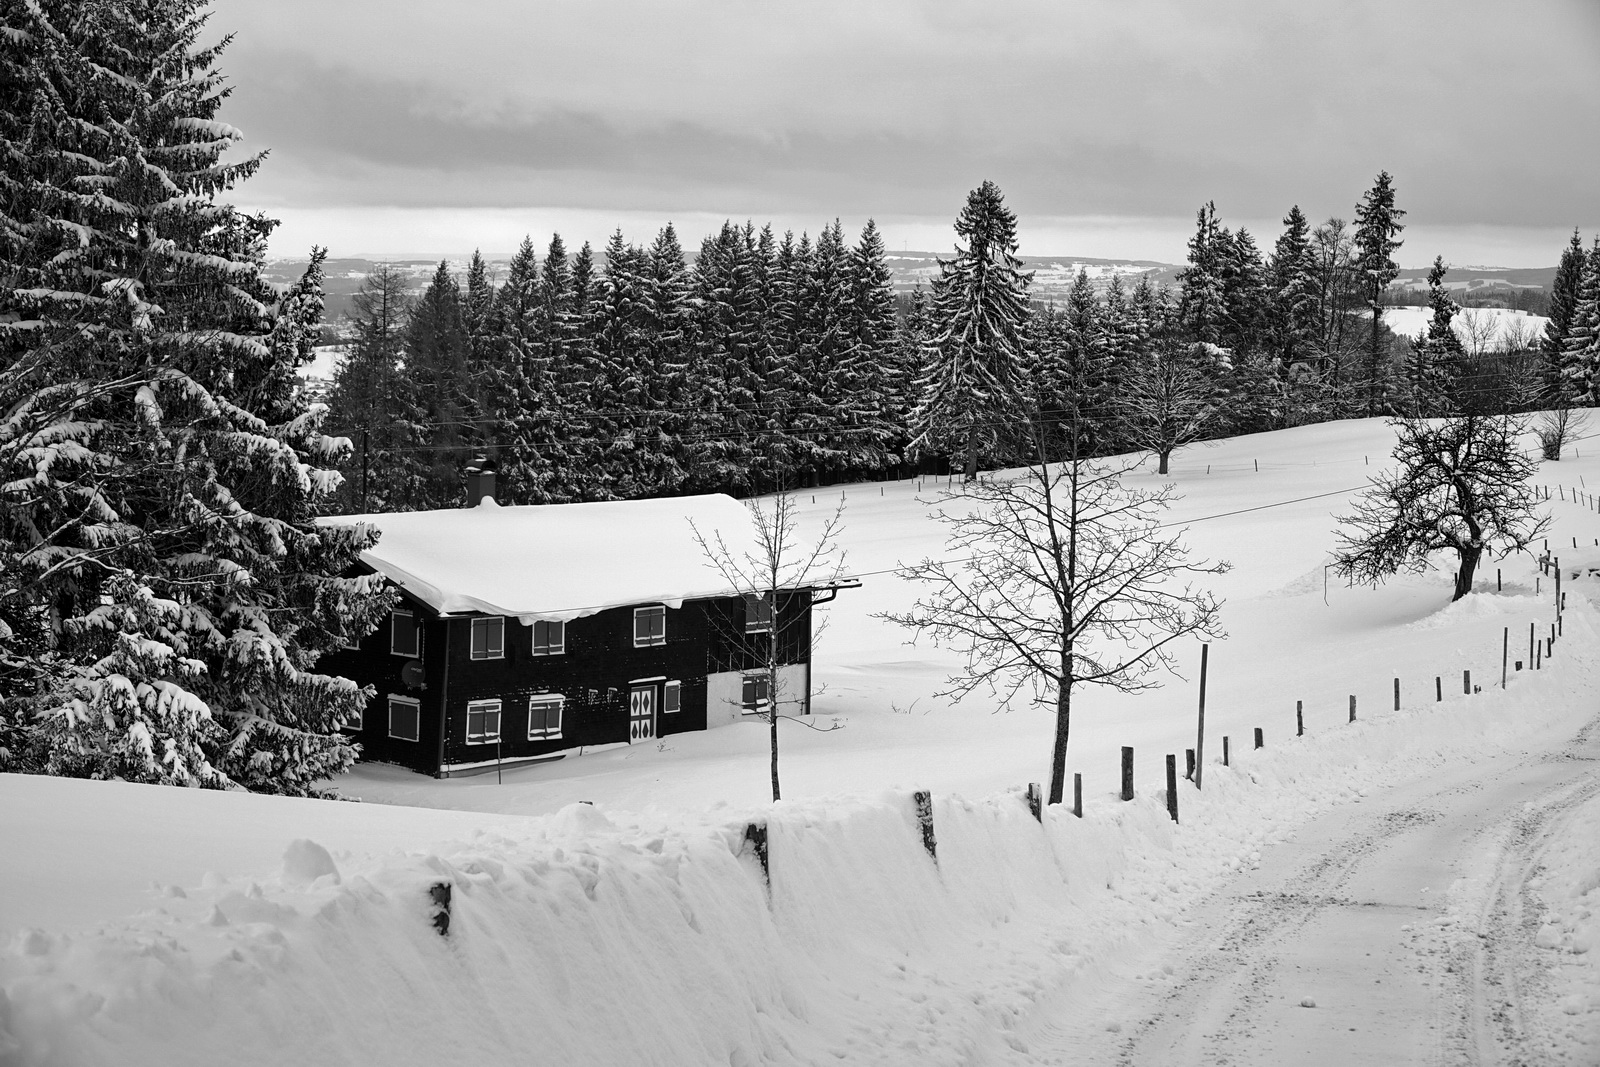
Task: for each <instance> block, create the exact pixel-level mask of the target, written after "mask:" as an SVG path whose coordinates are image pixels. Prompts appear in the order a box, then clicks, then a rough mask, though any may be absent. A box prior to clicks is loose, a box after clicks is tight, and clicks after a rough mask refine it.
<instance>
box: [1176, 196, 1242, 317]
mask: <svg viewBox="0 0 1600 1067" xmlns="http://www.w3.org/2000/svg"><path fill="white" fill-rule="evenodd" d="M1229 243H1230V235H1229V234H1228V232H1227V230H1225V229H1224V228H1223V227H1222V226H1221V225H1219V224H1218V222H1217V205H1216V203H1215V202H1209V203H1207V204H1206V205H1205V206H1204V207H1202V208H1201V209H1200V211H1199V214H1198V215H1196V217H1195V232H1194V236H1193V237H1191V238H1189V265H1188V266H1187V267H1185V268H1184V269H1183V270H1181V271H1179V272H1178V288H1179V297H1178V319H1179V321H1180V322H1181V323H1182V324H1183V326H1184V328H1185V329H1187V330H1188V332H1189V334H1190V335H1191V336H1192V337H1193V338H1194V339H1195V340H1197V341H1206V342H1209V343H1211V344H1220V343H1221V342H1222V332H1223V326H1224V322H1225V320H1226V318H1227V298H1226V295H1225V293H1224V291H1223V277H1222V275H1223V270H1224V257H1225V256H1226V254H1227V250H1228V244H1229Z"/></svg>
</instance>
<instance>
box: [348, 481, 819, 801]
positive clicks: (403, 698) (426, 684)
mask: <svg viewBox="0 0 1600 1067" xmlns="http://www.w3.org/2000/svg"><path fill="white" fill-rule="evenodd" d="M690 520H693V521H694V523H695V525H694V527H693V529H701V530H705V531H707V532H708V533H709V532H710V530H716V531H717V532H719V533H720V534H721V535H722V536H723V537H724V538H729V537H737V536H738V535H739V533H740V531H741V530H742V529H743V528H744V527H747V526H748V523H749V517H748V515H747V514H746V513H745V511H744V507H743V505H741V504H739V503H738V502H737V501H734V500H732V499H731V498H729V497H687V498H678V499H676V500H673V501H631V502H616V503H605V504H570V505H544V506H534V507H517V508H511V507H507V508H496V507H495V506H494V505H493V503H492V502H491V503H489V504H485V505H480V506H478V507H474V508H466V509H460V510H458V511H453V512H412V513H401V514H394V515H374V516H357V517H354V518H343V519H339V520H334V521H338V522H351V521H360V522H367V523H371V524H374V525H377V526H378V527H379V528H380V529H381V530H382V531H383V535H382V537H381V538H380V540H379V543H378V545H377V546H375V547H374V549H373V550H372V551H371V552H369V553H367V554H366V555H364V557H363V562H364V563H365V564H366V565H367V566H370V567H372V568H373V569H374V570H376V571H378V572H379V573H382V574H384V575H385V576H387V577H389V578H390V579H391V580H392V581H393V582H394V583H395V584H396V585H397V586H399V588H400V590H401V595H402V603H401V605H400V606H399V607H398V608H397V609H396V610H395V611H394V612H393V613H392V614H391V617H390V618H389V620H388V621H387V623H386V624H385V625H384V626H381V627H380V628H379V629H378V630H377V631H375V632H374V633H371V634H369V635H367V636H366V637H365V638H363V639H362V640H361V641H360V643H359V645H357V646H356V647H352V648H347V649H343V650H341V651H339V652H336V653H333V654H331V655H330V656H329V657H328V659H327V661H326V662H325V663H324V664H319V669H326V670H329V671H332V672H334V673H337V674H341V675H343V676H344V677H347V678H351V679H353V680H354V681H356V682H357V683H359V684H362V685H368V684H370V685H372V686H373V688H374V689H375V690H376V694H375V696H374V697H373V699H372V701H371V702H370V704H369V705H368V707H367V710H366V713H365V715H364V716H363V718H362V721H361V722H360V723H356V724H352V726H351V729H352V732H353V733H354V734H355V735H356V736H357V737H358V738H359V740H360V742H361V747H362V756H363V758H364V759H373V760H381V761H384V762H389V763H396V764H400V765H403V766H406V767H410V768H412V769H414V770H417V771H420V772H423V773H428V774H436V775H441V776H448V775H450V774H452V773H463V772H470V771H474V770H477V769H480V768H485V767H491V766H495V765H497V764H504V763H514V762H521V761H527V760H537V759H550V758H559V757H560V756H562V755H565V754H568V753H572V752H574V751H581V750H582V749H584V748H586V747H591V746H600V745H611V744H618V743H625V744H641V743H653V742H654V741H655V739H656V738H659V737H663V736H666V735H668V734H675V733H683V732H686V731H692V730H704V729H707V728H708V727H714V726H719V725H724V724H727V723H732V722H737V721H740V720H741V719H742V718H744V717H745V716H749V715H757V714H760V713H761V712H762V711H764V710H765V706H766V701H767V694H768V691H769V687H773V686H776V692H777V696H778V700H779V704H780V707H779V710H780V712H781V713H783V714H790V715H804V714H809V712H810V682H811V667H810V660H811V632H812V627H811V622H812V620H811V613H812V607H813V603H814V602H819V601H820V600H822V599H831V597H832V596H833V595H834V594H833V590H832V589H828V590H824V591H819V590H815V589H810V588H801V589H786V590H782V591H780V592H779V594H778V596H777V602H776V605H775V610H773V609H771V608H769V607H768V605H767V603H766V601H765V600H763V599H761V598H755V597H749V598H747V597H745V596H742V595H737V594H732V593H730V592H728V591H726V590H716V588H715V587H716V586H718V585H720V584H723V583H721V581H720V578H719V576H718V575H717V573H716V572H715V571H714V570H712V569H710V568H709V567H707V565H706V564H705V562H704V558H703V555H702V554H700V552H699V546H698V545H697V544H695V543H694V540H693V530H692V529H691V527H690V525H689V523H690ZM739 523H742V524H743V526H736V525H735V524H739ZM685 542H687V544H686V543H685ZM691 549H692V551H691ZM630 552H631V553H642V554H643V555H644V558H643V559H639V558H634V557H630V556H628V555H627V554H628V553H630ZM431 561H437V563H438V565H437V566H436V567H430V565H429V564H430V562H431ZM517 567H520V568H522V570H520V571H519V570H515V569H514V568H517ZM541 571H543V572H544V576H543V577H541V574H540V572H541ZM586 571H592V572H593V573H595V574H596V575H599V576H602V577H599V578H597V579H596V580H595V581H593V582H585V580H584V572H586ZM528 572H532V573H528ZM629 587H633V588H635V590H636V591H635V593H634V594H631V595H630V594H628V593H627V592H625V590H626V589H628V588H629ZM708 588H709V590H710V591H709V592H708ZM774 631H776V635H777V643H778V650H779V651H778V657H777V661H778V665H779V666H778V670H777V671H776V677H772V676H771V673H772V672H769V671H768V670H767V653H768V648H769V642H770V640H771V638H772V635H773V632H774Z"/></svg>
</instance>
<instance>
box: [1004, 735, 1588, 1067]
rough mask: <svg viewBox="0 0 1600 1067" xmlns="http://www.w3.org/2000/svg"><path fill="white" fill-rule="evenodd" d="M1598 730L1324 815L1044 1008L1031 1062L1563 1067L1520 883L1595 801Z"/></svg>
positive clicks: (1528, 903)
mask: <svg viewBox="0 0 1600 1067" xmlns="http://www.w3.org/2000/svg"><path fill="white" fill-rule="evenodd" d="M1597 727H1600V722H1597V723H1595V724H1591V726H1590V727H1589V728H1587V729H1586V730H1585V732H1584V734H1582V735H1580V736H1579V738H1577V739H1575V740H1574V741H1573V742H1572V743H1570V744H1569V745H1567V746H1565V747H1564V749H1563V750H1562V751H1561V752H1559V753H1551V754H1536V755H1533V756H1532V757H1530V756H1528V755H1526V754H1524V755H1521V756H1516V755H1509V756H1498V757H1494V758H1492V759H1489V760H1486V761H1484V762H1482V763H1479V764H1476V765H1473V766H1467V767H1457V768H1454V769H1452V770H1450V771H1449V772H1446V773H1443V774H1436V775H1433V776H1430V778H1429V779H1427V780H1422V781H1417V782H1412V783H1408V784H1406V785H1404V786H1401V787H1399V788H1397V789H1395V790H1393V791H1391V792H1390V793H1388V794H1386V795H1384V796H1381V797H1369V798H1368V803H1367V804H1366V805H1365V806H1363V807H1360V808H1358V807H1356V806H1355V805H1348V806H1346V807H1343V808H1340V809H1337V810H1335V811H1333V812H1330V813H1328V814H1327V815H1324V816H1322V817H1321V818H1320V819H1317V820H1314V821H1313V822H1312V823H1310V824H1308V825H1307V826H1306V827H1305V828H1303V829H1302V831H1301V833H1300V834H1299V836H1298V838H1297V839H1296V840H1294V841H1292V842H1289V843H1285V844H1281V845H1278V846H1274V847H1273V848H1271V849H1269V850H1267V852H1266V853H1265V855H1264V857H1263V863H1262V864H1261V865H1260V866H1259V867H1258V868H1257V870H1255V871H1250V872H1246V873H1244V874H1242V875H1240V876H1239V877H1238V878H1236V879H1235V881H1234V883H1233V884H1232V885H1231V886H1230V887H1228V888H1227V889H1225V890H1223V891H1222V892H1219V893H1218V894H1216V895H1214V896H1213V897H1212V898H1211V899H1210V900H1208V901H1207V902H1205V903H1203V904H1201V905H1199V906H1198V907H1196V908H1195V909H1194V911H1193V912H1191V914H1190V916H1189V919H1188V921H1187V923H1186V926H1187V930H1186V931H1175V932H1172V933H1170V934H1169V935H1167V936H1166V937H1165V938H1160V939H1158V941H1159V942H1161V943H1158V944H1156V945H1154V946H1151V947H1150V948H1148V949H1147V950H1146V952H1145V953H1144V954H1142V955H1141V956H1139V957H1138V958H1137V959H1135V960H1132V961H1125V962H1122V963H1120V964H1111V965H1109V966H1107V967H1105V968H1102V973H1101V974H1100V976H1099V978H1100V980H1101V982H1102V986H1101V988H1099V989H1098V990H1096V991H1094V992H1092V993H1089V994H1087V995H1080V996H1077V997H1073V998H1070V999H1065V1000H1062V1001H1060V1002H1058V1004H1057V1006H1056V1009H1055V1015H1056V1017H1055V1018H1050V1019H1044V1020H1037V1021H1036V1025H1035V1026H1034V1027H1033V1028H1032V1032H1031V1033H1030V1034H1029V1042H1028V1046H1029V1048H1030V1052H1031V1058H1032V1062H1062V1063H1085V1064H1102V1063H1116V1064H1126V1065H1138V1067H1142V1065H1145V1064H1156V1063H1160V1064H1173V1065H1188V1064H1193V1065H1201V1064H1205V1065H1212V1064H1227V1065H1230V1067H1246V1065H1250V1064H1279V1063H1289V1062H1293V1063H1330V1064H1332V1063H1338V1064H1347V1063H1375V1064H1386V1065H1387V1064H1404V1063H1428V1064H1434V1063H1440V1064H1479V1063H1514V1064H1524V1063H1525V1064H1537V1063H1546V1062H1550V1063H1555V1062H1561V1061H1560V1060H1558V1059H1555V1058H1553V1057H1555V1056H1558V1055H1559V1050H1558V1049H1557V1048H1556V1046H1555V1045H1554V1044H1553V1043H1552V1041H1551V1040H1550V1038H1549V1035H1548V1034H1547V1033H1546V1032H1545V1029H1544V1028H1543V1027H1542V1025H1541V1023H1540V1020H1539V1014H1540V1013H1539V1005H1540V1003H1541V994H1542V991H1543V974H1544V969H1543V963H1542V961H1541V960H1540V958H1539V956H1538V950H1537V949H1536V948H1535V947H1534V934H1535V932H1536V931H1537V929H1538V928H1539V925H1540V915H1541V909H1540V908H1539V906H1538V905H1537V902H1536V901H1535V900H1534V899H1533V897H1532V896H1531V890H1530V889H1529V887H1528V885H1527V882H1528V879H1529V878H1530V877H1531V876H1532V875H1533V873H1534V872H1535V871H1536V870H1537V869H1538V863H1539V857H1540V855H1541V854H1542V853H1543V851H1544V849H1545V847H1546V846H1547V845H1548V843H1549V842H1550V841H1551V840H1553V839H1554V838H1555V837H1556V836H1557V835H1559V833H1560V832H1561V826H1562V821H1563V817H1564V816H1565V815H1567V814H1568V813H1571V812H1573V811H1575V810H1576V809H1577V808H1578V807H1579V806H1580V805H1581V804H1582V803H1583V802H1584V801H1585V800H1587V799H1589V798H1591V797H1593V796H1595V795H1596V794H1597V793H1600V762H1596V761H1595V759H1594V756H1596V755H1600V746H1597V744H1596V741H1597V736H1600V731H1597ZM1373 808H1378V809H1379V810H1377V811H1374V810H1372V809H1373ZM1463 874H1464V875H1465V877H1462V876H1463ZM1452 883H1455V889H1454V890H1452V891H1451V892H1450V893H1449V894H1448V895H1447V894H1446V893H1445V892H1444V890H1445V889H1446V887H1448V886H1450V885H1451V884H1452ZM1168 976H1170V977H1168ZM1545 999H1547V998H1545ZM1302 1000H1308V1001H1310V1002H1311V1003H1312V1004H1314V1005H1315V1007H1301V1006H1300V1005H1301V1002H1302ZM1063 1016H1065V1017H1063Z"/></svg>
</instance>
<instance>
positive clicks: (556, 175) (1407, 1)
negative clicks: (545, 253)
mask: <svg viewBox="0 0 1600 1067" xmlns="http://www.w3.org/2000/svg"><path fill="white" fill-rule="evenodd" d="M213 12H214V13H213V17H212V21H211V24H210V29H211V30H212V31H213V32H214V33H217V34H220V33H223V32H232V33H235V34H237V37H236V39H235V41H234V43H233V45H232V46H231V47H230V48H229V49H228V51H227V52H225V53H224V55H223V58H222V62H221V67H222V70H223V73H224V74H225V75H227V77H228V78H229V79H230V81H231V83H232V84H233V86H234V94H233V97H232V98H231V100H230V101H229V103H228V104H227V105H226V106H225V108H224V112H223V117H224V118H225V119H227V120H228V121H230V122H232V123H233V124H234V125H236V126H238V127H240V128H241V129H242V130H243V131H244V134H245V137H246V144H247V145H248V146H250V147H253V148H269V149H271V156H270V157H269V159H268V162H267V165H266V166H265V167H264V168H263V169H262V171H261V172H260V173H259V174H258V176H257V177H255V178H253V179H251V180H250V181H249V182H247V183H246V184H245V185H243V186H241V187H240V189H239V190H238V192H237V194H236V201H237V202H239V203H241V204H243V205H245V206H249V207H252V208H262V209H265V210H267V211H269V212H270V213H272V214H274V215H276V216H277V217H279V218H282V219H283V220H284V226H283V228H282V229H281V230H280V231H279V235H278V237H276V238H275V239H274V242H273V251H274V253H275V254H279V255H292V254H298V253H301V252H303V251H304V249H305V248H306V247H307V246H309V245H310V244H311V243H313V242H316V243H319V244H326V245H329V246H331V248H332V250H333V253H334V254H335V255H339V254H351V253H357V252H373V253H397V252H408V251H414V252H435V253H446V252H456V253H459V252H468V251H470V250H471V249H472V248H473V247H474V246H480V247H482V248H484V249H485V250H486V251H501V250H508V249H511V248H513V247H515V245H516V244H517V242H518V241H519V240H520V239H521V237H522V235H523V234H524V233H531V234H532V235H533V236H534V239H535V241H536V242H537V243H539V244H540V245H541V246H542V245H543V244H544V243H545V242H547V241H548V239H549V236H550V233H551V232H552V231H557V230H559V231H560V232H561V233H562V234H563V236H564V237H565V238H566V239H567V241H568V244H569V245H571V246H574V247H575V246H576V245H577V244H578V243H579V242H581V241H582V240H585V239H587V240H591V241H594V242H596V243H597V244H599V243H601V242H603V240H604V238H605V236H606V235H607V234H608V233H609V232H610V231H611V230H613V229H615V228H616V227H618V226H621V227H622V228H623V230H624V233H625V234H627V235H628V236H629V237H630V238H633V239H637V240H646V239H648V238H649V237H650V236H651V235H653V234H654V232H655V231H656V230H657V229H658V228H659V227H660V226H661V225H662V223H664V222H666V221H667V220H669V219H670V220H673V221H674V222H675V223H676V224H677V226H678V228H679V230H680V232H681V233H682V235H683V237H684V240H685V243H686V244H688V245H690V246H691V247H693V246H694V245H695V244H697V243H698V240H699V237H700V236H701V235H702V234H703V233H704V232H705V231H706V230H707V229H709V228H710V227H711V226H713V225H715V224H717V223H720V221H721V220H722V219H723V218H730V217H731V218H734V219H736V220H744V219H754V220H755V221H756V222H757V223H758V224H759V223H761V222H763V221H767V220H772V221H774V222H775V223H776V224H777V225H778V227H779V229H780V230H781V229H783V228H793V229H795V230H797V231H798V230H801V229H807V230H810V231H812V232H815V231H816V230H817V229H818V227H819V226H820V225H821V224H823V223H824V222H826V221H828V220H831V219H833V218H834V217H836V216H837V217H840V218H842V219H843V220H844V223H845V225H846V227H847V228H849V229H851V230H854V229H857V228H859V226H860V225H861V223H862V222H864V221H865V220H866V219H867V218H868V217H874V218H876V219H877V220H878V223H879V225H880V227H881V228H883V229H884V231H885V234H886V237H887V239H888V241H889V244H890V246H891V248H894V249H898V248H902V247H909V248H913V249H932V250H936V251H937V250H944V249H947V248H949V246H950V244H951V241H952V239H953V235H952V233H951V229H950V227H951V221H952V220H953V218H954V216H955V214H956V212H957V210H959V208H960V206H961V203H962V200H963V198H964V197H965V195H966V192H967V190H969V189H971V188H972V187H974V186H976V185H977V184H978V183H980V182H981V181H983V180H984V179H986V178H988V179H992V180H994V181H995V182H997V183H999V185H1000V187H1001V188H1002V189H1003V190H1004V191H1005V193H1006V197H1007V202H1008V204H1009V205H1010V206H1011V207H1012V209H1013V210H1015V211H1016V212H1017V214H1018V216H1019V219H1020V224H1021V225H1020V229H1021V237H1022V243H1023V251H1024V252H1025V253H1028V254H1035V255H1073V254H1076V255H1084V256H1108V257H1126V258H1146V259H1160V260H1167V261H1178V260H1181V259H1182V258H1183V253H1184V241H1185V240H1186V239H1187V237H1188V235H1189V233H1190V231H1191V230H1192V228H1193V219H1194V213H1195V210H1196V209H1197V208H1198V207H1199V206H1200V205H1201V204H1202V203H1204V202H1205V201H1207V200H1215V201H1216V204H1217V210H1218V212H1219V214H1220V215H1221V216H1222V218H1223V220H1224V222H1226V223H1228V224H1229V225H1233V226H1238V225H1241V224H1242V225H1246V226H1248V227H1250V228H1251V229H1252V230H1253V231H1254V232H1256V233H1257V234H1258V237H1259V239H1260V243H1261V244H1262V245H1263V246H1264V247H1270V245H1271V242H1272V240H1273V238H1274V237H1275V236H1276V234H1277V232H1278V230H1279V229H1280V228H1281V227H1280V224H1279V220H1280V219H1281V217H1282V216H1283V214H1284V213H1285V212H1286V211H1287V210H1288V208H1289V206H1290V205H1291V204H1296V203H1298V204H1299V205H1301V207H1302V209H1303V210H1304V211H1305V212H1306V213H1307V214H1308V215H1309V216H1310V217H1311V218H1312V219H1313V221H1320V220H1322V219H1325V218H1327V217H1329V216H1331V215H1338V216H1340V217H1343V218H1347V219H1348V218H1349V217H1350V216H1351V214H1352V212H1353V210H1354V206H1355V203H1356V201H1357V200H1358V199H1359V198H1360V196H1361V194H1362V192H1363V191H1364V190H1365V189H1366V188H1367V187H1368V186H1370V185H1371V183H1372V179H1373V177H1374V176H1375V175H1376V174H1377V172H1378V171H1379V170H1380V169H1386V170H1388V171H1389V172H1390V173H1391V174H1393V175H1394V176H1395V182H1396V187H1397V190H1398V199H1399V204H1400V206H1401V207H1403V208H1405V209H1406V210H1407V211H1408V212H1409V216H1408V218H1407V219H1406V221H1407V223H1408V224H1409V226H1408V229H1407V231H1406V233H1405V235H1404V236H1405V239H1406V243H1405V248H1404V249H1403V251H1402V253H1401V255H1400V257H1399V258H1400V259H1401V261H1402V262H1403V263H1404V264H1406V265H1408V266H1411V265H1416V264H1420V263H1424V262H1427V261H1430V260H1432V258H1433V256H1434V255H1435V254H1442V255H1444V256H1445V257H1446V259H1448V260H1450V261H1452V262H1454V263H1457V264H1463V265H1464V264H1471V263H1493V264H1496V265H1506V266H1540V265H1548V264H1552V263H1554V262H1555V261H1556V259H1557V257H1558V256H1559V253H1560V248H1561V245H1562V244H1563V243H1564V242H1565V240H1566V235H1567V234H1570V232H1571V230H1572V227H1573V226H1575V225H1576V226H1581V227H1583V228H1584V231H1585V234H1586V235H1588V234H1592V233H1593V232H1594V231H1595V230H1596V229H1600V184H1597V177H1600V0H1515V2H1514V3H1504V2H1502V0H1495V2H1478V0H1451V2H1448V3H1445V2H1412V0H1370V2H1368V0H1251V2H1246V0H1235V2H1231V3H1218V2H1200V0H1101V2H1098V3H1070V2H1061V0H1056V2H1028V0H983V2H979V0H969V2H964V3H954V2H945V0H841V2H838V3H814V2H810V0H805V2H801V0H606V2H596V0H453V2H444V3H441V2H439V0H427V2H422V0H335V2H333V3H329V2H328V0H273V2H272V3H263V2H262V0H216V3H215V5H214V8H213Z"/></svg>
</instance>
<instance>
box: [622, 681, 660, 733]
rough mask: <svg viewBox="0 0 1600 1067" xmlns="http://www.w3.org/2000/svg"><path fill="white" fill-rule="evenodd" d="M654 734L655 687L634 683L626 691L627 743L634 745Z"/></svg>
mask: <svg viewBox="0 0 1600 1067" xmlns="http://www.w3.org/2000/svg"><path fill="white" fill-rule="evenodd" d="M655 735H656V687H655V686H653V685H636V686H634V687H633V689H632V690H631V691H630V692H629V693H628V743H629V744H630V745H636V744H638V743H639V742H640V741H649V740H650V739H651V738H653V737H655Z"/></svg>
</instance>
